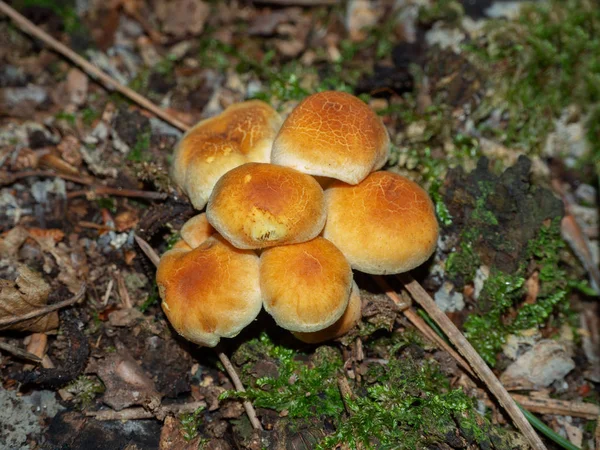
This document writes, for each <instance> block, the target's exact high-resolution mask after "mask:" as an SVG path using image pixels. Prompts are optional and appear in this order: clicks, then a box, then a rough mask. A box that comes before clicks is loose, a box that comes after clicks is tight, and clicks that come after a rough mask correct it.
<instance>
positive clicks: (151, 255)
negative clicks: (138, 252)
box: [133, 234, 160, 267]
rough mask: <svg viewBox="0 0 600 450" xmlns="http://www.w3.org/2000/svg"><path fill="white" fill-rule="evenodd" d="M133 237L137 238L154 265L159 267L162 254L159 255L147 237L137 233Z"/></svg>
mask: <svg viewBox="0 0 600 450" xmlns="http://www.w3.org/2000/svg"><path fill="white" fill-rule="evenodd" d="M133 237H134V239H135V242H137V244H138V245H139V246H140V248H141V249H142V251H143V252H144V254H145V255H146V256H147V257H148V259H149V260H150V262H152V264H154V267H158V263H159V262H160V256H158V253H156V251H154V249H153V248H152V246H151V245H150V244H148V242H146V240H145V239H142V238H141V237H139V236H138V235H137V234H134V235H133Z"/></svg>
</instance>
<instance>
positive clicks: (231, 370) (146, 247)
mask: <svg viewBox="0 0 600 450" xmlns="http://www.w3.org/2000/svg"><path fill="white" fill-rule="evenodd" d="M134 237H135V240H136V242H137V243H138V245H139V246H140V248H141V249H142V251H143V252H144V253H145V254H146V256H147V257H148V259H150V261H152V263H153V264H154V265H155V266H158V263H159V262H160V257H159V256H158V254H157V253H156V251H155V250H154V249H153V248H152V246H151V245H150V244H148V242H146V241H145V240H144V239H142V238H141V237H139V236H137V235H135V236H134ZM215 351H216V353H217V356H218V357H219V360H220V361H221V363H222V364H223V367H224V368H225V371H226V372H227V374H228V375H229V378H231V381H233V385H234V386H235V389H236V390H237V391H239V392H246V389H244V385H243V384H242V381H241V380H240V377H239V376H238V374H237V372H236V370H235V367H233V364H231V361H230V360H229V358H228V357H227V355H226V354H225V353H223V352H222V351H220V350H218V349H215ZM243 404H244V409H245V410H246V414H247V415H248V419H250V423H251V424H252V427H253V428H254V429H255V430H262V429H263V428H262V425H261V424H260V421H259V420H258V417H257V416H256V411H255V410H254V406H252V403H251V402H250V401H248V400H244V402H243Z"/></svg>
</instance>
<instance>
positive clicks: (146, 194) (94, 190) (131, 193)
mask: <svg viewBox="0 0 600 450" xmlns="http://www.w3.org/2000/svg"><path fill="white" fill-rule="evenodd" d="M28 177H47V178H50V177H57V178H62V179H63V180H67V181H72V182H73V183H77V184H83V185H84V186H90V189H89V190H81V191H73V192H69V193H68V194H67V198H73V197H81V196H84V195H85V196H87V195H114V196H117V197H132V198H148V199H151V200H163V199H165V198H167V194H165V193H164V192H153V191H141V190H138V189H124V188H120V187H111V186H103V185H96V184H94V181H93V180H91V179H89V178H81V177H77V176H73V175H68V174H64V173H57V172H52V171H49V170H27V171H24V172H16V173H13V174H10V173H6V172H0V186H7V185H10V184H12V183H14V182H15V181H17V180H20V179H22V178H28Z"/></svg>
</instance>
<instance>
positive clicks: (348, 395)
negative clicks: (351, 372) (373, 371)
mask: <svg viewBox="0 0 600 450" xmlns="http://www.w3.org/2000/svg"><path fill="white" fill-rule="evenodd" d="M338 389H339V390H340V394H342V402H344V408H345V409H346V412H347V413H348V415H349V416H352V415H354V411H352V409H351V408H350V406H349V405H348V400H354V394H353V392H352V389H351V388H350V385H349V384H348V380H346V378H344V377H340V378H338Z"/></svg>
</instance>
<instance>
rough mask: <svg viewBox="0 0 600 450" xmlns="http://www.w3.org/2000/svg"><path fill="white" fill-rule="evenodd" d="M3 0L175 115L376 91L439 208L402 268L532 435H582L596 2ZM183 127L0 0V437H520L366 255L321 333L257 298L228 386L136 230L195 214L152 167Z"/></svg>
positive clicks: (202, 441) (115, 444)
mask: <svg viewBox="0 0 600 450" xmlns="http://www.w3.org/2000/svg"><path fill="white" fill-rule="evenodd" d="M8 3H9V4H11V5H12V7H14V8H15V9H16V10H18V11H19V12H20V13H22V14H23V15H24V16H25V17H27V18H28V19H29V20H31V21H32V22H33V23H34V24H35V25H37V26H38V27H40V28H41V29H43V30H45V31H46V32H48V33H50V34H51V35H52V36H53V37H55V38H56V39H58V40H59V41H60V42H62V43H63V44H65V45H66V46H68V47H70V48H72V49H73V50H74V51H76V52H77V53H78V54H80V55H82V56H85V57H86V58H87V59H88V60H89V61H90V62H92V63H93V64H95V65H96V66H98V67H100V68H101V69H102V70H103V71H105V72H106V73H107V74H109V75H110V76H111V77H113V78H114V79H115V80H117V81H118V82H120V83H122V84H123V85H126V86H128V87H129V88H131V89H133V90H134V91H136V92H138V93H140V94H142V95H143V96H145V97H146V98H148V99H150V100H151V101H153V102H155V103H156V104H158V105H159V106H160V107H162V108H164V109H165V110H166V111H168V112H169V114H170V115H171V116H173V117H175V118H177V119H178V120H179V121H181V122H183V123H186V124H190V125H191V124H194V123H195V122H197V121H199V120H201V119H203V118H206V117H210V116H213V115H215V114H218V113H219V112H221V111H223V110H224V109H225V108H226V107H227V106H229V105H231V104H234V103H236V102H240V101H243V100H246V99H250V98H258V99H262V100H264V101H267V102H269V103H270V104H271V105H273V106H274V107H275V108H276V109H277V110H278V111H280V112H281V114H282V115H286V114H288V113H289V112H290V111H291V109H292V108H293V107H294V106H295V105H296V104H297V103H298V101H300V100H301V99H303V98H305V97H306V96H307V95H309V94H311V93H314V92H318V91H322V90H342V91H346V92H350V93H353V94H355V95H357V96H359V97H360V98H361V99H363V100H364V101H365V102H367V103H368V104H369V105H370V106H371V107H372V108H373V109H374V110H375V111H376V112H377V113H378V114H379V115H380V116H381V118H382V120H383V122H384V123H385V125H386V126H387V128H388V130H389V133H390V136H391V139H392V157H391V159H390V161H389V162H388V164H387V165H386V167H385V169H386V170H390V171H393V172H396V173H400V174H402V175H405V176H408V177H410V178H412V179H414V180H415V181H417V182H419V183H420V184H421V185H422V186H424V187H425V188H426V189H428V191H429V193H430V195H431V197H432V199H433V201H434V203H435V206H436V211H437V214H438V219H439V222H440V224H441V235H440V239H439V245H438V249H437V251H436V253H435V255H434V256H433V257H432V258H431V259H430V261H428V262H427V263H426V264H425V265H424V266H423V267H421V268H419V269H418V270H416V271H415V272H414V273H413V276H414V277H415V278H416V279H417V280H418V281H419V282H420V283H421V284H422V285H423V286H424V287H425V288H426V290H427V291H428V292H429V293H430V294H431V295H432V297H433V298H434V299H435V301H436V303H437V304H438V306H439V307H440V308H442V309H443V310H444V311H446V313H447V314H448V316H449V317H450V318H451V320H452V321H453V322H454V323H455V324H456V325H457V326H458V327H459V329H460V330H461V331H462V332H463V333H464V334H465V335H466V336H467V338H468V339H469V341H470V342H471V343H472V344H473V346H474V347H475V349H476V350H477V351H478V353H479V354H480V355H481V356H482V358H483V359H484V360H485V361H486V363H487V364H488V365H489V366H490V367H492V368H493V370H494V372H495V374H496V375H497V376H498V377H499V379H500V380H501V381H502V383H503V385H504V386H505V387H506V388H507V389H508V390H509V391H510V392H511V394H514V395H515V398H516V399H518V401H519V402H520V403H521V405H522V406H523V407H524V409H526V410H530V411H531V412H532V413H533V414H535V416H536V417H537V418H538V419H539V420H541V422H543V424H545V425H546V426H547V432H548V433H549V435H550V437H549V438H544V442H545V443H546V444H547V446H548V448H582V449H588V450H592V449H595V450H600V425H599V423H600V422H599V421H598V417H599V415H600V302H599V301H598V293H599V289H600V275H599V272H598V265H599V263H598V260H599V251H598V240H599V238H600V234H599V207H598V205H599V201H598V188H599V186H598V181H599V178H600V8H598V7H597V4H596V3H595V2H594V1H592V0H566V1H565V0H551V1H545V2H539V3H533V4H525V3H519V2H498V3H494V2H492V1H491V0H486V1H478V2H472V1H468V0H464V1H462V2H461V1H456V0H441V1H432V0H419V1H417V0H397V1H395V2H388V1H383V0H382V1H372V2H366V1H362V0H348V1H346V2H338V1H335V0H303V1H301V0H298V1H284V0H260V1H259V0H255V1H251V0H248V1H241V0H240V1H230V2H229V1H228V2H220V1H209V0H171V1H168V0H149V1H146V2H142V1H138V0H116V1H112V2H101V1H97V2H95V1H91V0H77V1H74V0H61V1H51V0H14V1H12V2H8ZM521 6H522V8H521ZM181 136H182V133H181V131H180V130H178V129H177V128H175V127H173V126H171V125H169V124H168V123H166V122H164V121H162V120H161V119H158V118H157V117H155V116H154V115H153V114H152V113H149V112H148V111H146V110H144V109H142V108H140V107H139V106H137V105H136V104H135V103H133V102H131V101H130V100H129V99H128V98H127V97H126V96H123V95H121V94H119V93H116V92H114V91H111V90H108V89H106V88H105V87H103V86H102V85H101V84H99V83H97V82H96V81H94V79H92V78H90V77H89V76H88V75H87V74H86V73H84V72H82V71H81V70H79V69H78V68H76V67H75V66H74V65H73V64H72V63H71V62H70V61H68V60H66V59H65V58H63V57H61V56H60V55H58V54H57V53H54V52H53V51H51V50H50V49H49V48H48V47H47V46H46V45H45V44H44V43H43V42H41V41H39V40H37V39H33V38H31V37H29V36H28V35H27V34H26V33H24V32H23V31H22V30H21V29H20V28H19V27H17V26H16V25H15V24H14V23H13V22H11V21H10V20H9V19H8V18H7V17H5V16H1V15H0V330H1V331H0V386H1V387H0V447H1V448H2V449H81V450H84V449H85V450H91V449H128V450H133V449H140V450H142V449H143V450H151V449H176V450H183V449H197V448H204V449H233V448H237V449H257V450H258V449H263V448H268V449H309V448H323V449H329V448H344V449H351V448H359V449H366V448H402V449H421V448H427V449H479V448H482V449H519V448H528V446H527V443H526V441H525V440H524V438H523V436H522V435H521V434H520V433H519V432H518V431H517V430H516V428H514V426H513V424H512V422H511V420H510V418H509V417H508V416H507V415H506V413H505V412H504V410H503V409H502V408H500V407H499V405H498V404H497V403H496V402H495V400H494V398H493V397H492V396H491V394H490V393H489V391H488V389H487V387H486V385H485V384H483V383H482V382H480V381H479V380H478V379H477V378H475V377H472V376H471V375H469V373H468V372H466V371H465V370H464V369H463V368H462V367H461V366H460V365H458V364H457V362H456V361H455V360H454V359H453V358H452V357H451V356H450V354H448V353H447V352H446V351H444V350H442V349H440V348H438V346H437V345H436V344H435V343H434V342H432V341H430V340H429V339H427V338H426V337H425V336H423V335H422V334H421V333H420V332H419V331H417V330H416V329H415V328H414V327H413V325H412V324H411V323H410V322H409V321H408V320H407V319H406V317H405V315H403V314H402V312H401V311H400V310H399V309H398V307H397V306H396V305H395V304H394V303H393V302H392V301H391V300H390V299H389V298H388V297H386V295H385V294H383V293H382V292H381V291H380V290H379V288H378V286H377V285H376V284H375V283H374V282H373V281H372V280H371V279H370V278H368V277H366V276H364V275H360V274H356V278H357V282H358V285H359V286H360V288H361V295H362V300H363V305H362V316H363V318H362V320H361V322H360V323H359V324H358V326H357V327H355V329H354V330H352V331H351V332H350V333H349V334H348V335H347V336H345V337H343V338H341V339H338V340H337V341H333V342H328V343H326V344H324V345H318V346H315V345H306V344H302V343H300V342H299V341H296V340H295V339H294V338H293V336H292V335H290V334H289V333H287V332H285V331H284V330H282V329H278V328H277V327H276V325H275V323H274V322H273V321H272V319H270V317H268V316H267V315H266V314H264V313H261V315H260V316H259V319H258V320H257V321H255V322H254V323H253V324H252V325H251V326H250V327H248V328H247V329H246V330H244V331H243V332H242V333H241V334H240V335H239V336H237V337H236V338H234V339H229V340H224V341H227V342H223V347H222V350H223V351H224V352H225V353H226V354H227V355H229V356H230V358H231V360H232V362H233V364H234V366H235V368H236V369H237V371H238V372H239V374H240V377H241V380H242V382H243V384H244V385H245V386H246V388H247V392H246V394H244V395H243V396H242V395H240V394H239V393H236V392H235V390H234V388H233V385H232V383H231V381H230V379H229V378H228V377H227V375H226V373H225V372H224V371H223V367H222V365H221V363H220V362H219V360H218V358H217V356H216V354H215V353H214V351H212V350H211V349H203V348H198V347H197V346H195V345H193V344H191V343H189V342H187V341H185V340H183V339H182V338H181V337H179V336H178V335H177V333H175V332H174V331H173V329H172V328H171V327H170V325H169V323H168V321H167V319H166V317H165V315H164V313H163V311H162V310H161V307H160V301H159V297H158V292H157V288H156V283H155V270H154V266H153V265H152V264H151V263H150V261H149V260H148V259H147V258H146V256H145V255H144V253H143V252H142V251H141V250H140V248H139V247H138V246H137V244H136V242H135V240H134V234H136V233H137V234H139V235H140V236H141V237H143V238H144V239H146V240H147V241H148V242H149V243H150V244H151V245H152V246H153V247H154V248H155V249H156V250H157V251H158V252H159V253H162V252H164V251H165V250H166V249H168V248H169V247H170V246H171V245H173V243H174V242H175V241H176V240H177V239H178V232H179V229H180V227H181V225H182V224H183V223H184V222H185V221H186V220H187V219H188V218H190V217H191V216H193V215H194V214H195V211H194V210H193V208H192V207H191V205H190V204H189V202H188V200H187V198H186V197H185V196H183V195H182V194H181V193H180V192H179V191H178V190H177V189H176V188H175V187H174V186H173V185H172V183H171V182H170V180H169V176H168V168H169V163H170V159H171V157H172V150H173V147H174V145H175V144H176V142H177V141H178V139H179V138H180V137H181ZM388 278H390V279H389V280H388V281H389V283H390V284H392V285H393V287H394V288H395V289H396V290H397V291H398V292H400V294H401V295H402V296H403V298H406V293H405V292H403V291H402V286H401V284H400V283H399V282H397V280H394V279H392V278H391V277H388ZM83 283H85V285H86V291H85V294H84V295H83V296H81V295H80V294H81V289H82V285H83ZM68 299H73V300H74V302H71V303H72V304H70V305H69V306H65V307H64V308H61V309H60V310H58V311H54V312H51V313H48V314H45V315H43V316H40V317H36V318H34V319H29V320H26V321H22V320H21V321H18V322H16V323H12V324H10V323H8V322H10V320H11V319H13V318H15V317H16V318H18V317H20V316H22V315H24V314H26V313H29V312H31V311H33V310H37V309H39V308H41V307H44V306H46V305H52V304H55V303H58V302H62V301H65V300H68ZM75 300H77V301H76V302H75ZM416 310H417V312H418V313H419V314H421V315H422V317H424V319H425V321H426V322H427V323H430V324H432V326H435V324H433V323H432V322H431V320H430V319H429V318H428V316H427V315H426V314H424V313H423V312H422V311H419V309H418V308H416ZM342 392H343V395H342ZM242 398H243V399H248V400H250V401H251V403H252V404H253V405H254V407H255V408H256V410H257V414H258V417H259V419H260V421H261V423H262V427H263V428H264V430H262V431H257V430H255V429H253V428H252V426H251V424H250V421H249V420H248V418H247V416H246V414H245V412H244V408H243V407H242ZM157 405H159V406H157ZM128 418H129V419H130V420H125V419H128ZM560 437H562V438H563V441H561V440H560ZM569 445H571V447H569Z"/></svg>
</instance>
